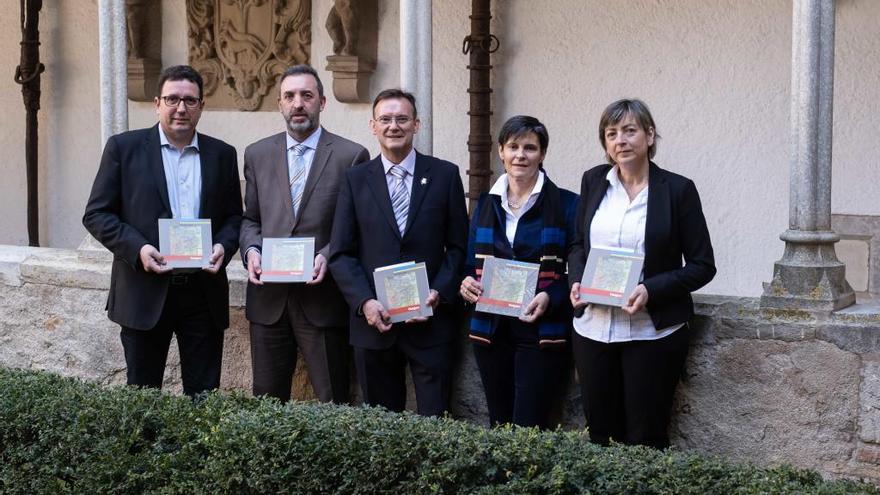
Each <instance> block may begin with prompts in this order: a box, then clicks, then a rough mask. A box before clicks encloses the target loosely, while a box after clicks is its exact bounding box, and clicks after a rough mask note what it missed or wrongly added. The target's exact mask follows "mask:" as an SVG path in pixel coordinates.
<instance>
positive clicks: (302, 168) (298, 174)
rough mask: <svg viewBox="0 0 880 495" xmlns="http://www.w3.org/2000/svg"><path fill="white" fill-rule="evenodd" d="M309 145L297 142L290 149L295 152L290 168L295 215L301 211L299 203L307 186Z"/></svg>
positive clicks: (291, 193)
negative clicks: (307, 151)
mask: <svg viewBox="0 0 880 495" xmlns="http://www.w3.org/2000/svg"><path fill="white" fill-rule="evenodd" d="M308 149H309V147H308V146H306V145H304V144H297V145H295V146H294V147H293V148H291V149H290V151H291V152H293V166H292V167H291V169H290V197H291V198H293V216H294V217H296V215H297V214H298V212H299V203H300V201H302V194H303V189H305V186H306V159H305V156H303V155H305V153H306V150H308Z"/></svg>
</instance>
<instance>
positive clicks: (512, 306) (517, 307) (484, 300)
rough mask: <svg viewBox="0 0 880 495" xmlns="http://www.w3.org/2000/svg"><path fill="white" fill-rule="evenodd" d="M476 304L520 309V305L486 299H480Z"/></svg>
mask: <svg viewBox="0 0 880 495" xmlns="http://www.w3.org/2000/svg"><path fill="white" fill-rule="evenodd" d="M477 303H478V304H479V303H483V304H491V305H492V306H502V307H505V308H513V309H520V308H522V303H518V302H512V301H502V300H500V299H489V298H488V297H481V298H479V299H477Z"/></svg>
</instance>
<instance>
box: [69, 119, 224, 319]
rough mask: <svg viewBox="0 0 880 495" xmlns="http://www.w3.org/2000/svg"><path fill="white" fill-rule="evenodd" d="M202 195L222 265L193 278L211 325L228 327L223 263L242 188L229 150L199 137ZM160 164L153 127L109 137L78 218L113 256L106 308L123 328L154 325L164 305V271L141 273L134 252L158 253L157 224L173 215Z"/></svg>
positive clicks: (156, 129)
mask: <svg viewBox="0 0 880 495" xmlns="http://www.w3.org/2000/svg"><path fill="white" fill-rule="evenodd" d="M199 161H200V162H201V170H202V191H201V200H200V201H201V202H200V204H199V217H201V218H210V219H211V231H212V244H218V243H219V244H222V245H223V250H224V252H225V257H224V260H223V267H222V268H221V269H220V271H219V272H217V274H216V275H211V274H210V273H207V272H203V271H200V272H198V273H196V274H195V276H196V277H198V278H199V279H200V281H201V285H202V286H203V288H204V291H205V295H206V299H207V303H208V306H209V309H210V312H211V316H212V319H213V321H214V325H215V326H216V327H218V328H227V327H228V326H229V284H228V282H227V279H226V265H227V264H228V263H229V260H230V259H231V258H232V256H233V255H234V254H235V252H236V250H237V249H238V229H239V226H240V225H241V183H240V182H239V176H238V158H237V155H236V153H235V148H233V147H232V146H230V145H228V144H226V143H224V142H223V141H220V140H218V139H214V138H212V137H210V136H206V135H204V134H199ZM171 217H172V213H171V205H170V203H169V201H168V186H167V183H166V181H165V169H164V167H163V166H162V150H161V144H160V142H159V127H158V124H156V125H154V126H153V127H151V128H148V129H138V130H134V131H128V132H123V133H121V134H117V135H115V136H112V137H110V139H108V140H107V144H106V146H105V147H104V154H103V156H102V157H101V165H100V167H99V168H98V173H97V175H96V176H95V182H94V184H93V185H92V192H91V195H90V196H89V201H88V203H87V204H86V210H85V214H84V215H83V225H84V226H85V228H86V230H88V231H89V233H90V234H92V236H94V238H95V239H97V240H98V242H100V243H101V244H103V245H104V247H106V248H107V249H109V250H110V252H112V253H113V267H112V271H111V274H110V293H109V295H108V298H107V311H108V316H109V317H110V319H111V320H112V321H114V322H116V323H118V324H120V325H122V326H124V327H129V328H134V329H138V330H148V329H150V328H153V327H154V326H156V323H157V322H158V321H159V317H160V316H161V314H162V308H163V307H164V306H165V297H166V295H167V293H168V284H169V281H170V279H171V276H170V274H164V275H157V274H155V273H147V272H146V271H144V268H143V266H142V265H141V262H140V250H141V248H142V247H143V246H144V245H145V244H151V245H153V246H155V247H156V249H158V248H159V225H158V219H160V218H171Z"/></svg>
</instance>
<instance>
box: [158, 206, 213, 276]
mask: <svg viewBox="0 0 880 495" xmlns="http://www.w3.org/2000/svg"><path fill="white" fill-rule="evenodd" d="M211 251H212V244H211V219H210V218H191V219H181V218H160V219H159V252H160V253H162V256H163V257H164V258H165V264H166V266H168V267H170V268H205V267H207V266H208V265H209V264H210V261H211Z"/></svg>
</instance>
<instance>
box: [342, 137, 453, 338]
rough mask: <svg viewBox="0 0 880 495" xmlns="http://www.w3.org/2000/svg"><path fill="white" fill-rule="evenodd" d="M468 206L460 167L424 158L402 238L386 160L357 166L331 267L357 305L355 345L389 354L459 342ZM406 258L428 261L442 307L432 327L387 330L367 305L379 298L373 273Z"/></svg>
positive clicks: (346, 185)
mask: <svg viewBox="0 0 880 495" xmlns="http://www.w3.org/2000/svg"><path fill="white" fill-rule="evenodd" d="M467 229H468V219H467V209H466V206H465V201H464V190H463V188H462V185H461V177H460V176H459V172H458V167H457V166H455V165H453V164H452V163H449V162H447V161H443V160H439V159H437V158H434V157H431V156H427V155H422V154H420V153H417V155H416V164H415V173H414V175H413V185H412V194H411V196H410V207H409V213H408V217H407V226H406V230H405V233H404V235H403V236H402V237H401V235H400V231H399V229H398V227H397V222H396V221H395V219H394V211H393V210H392V208H391V197H390V195H389V193H388V185H387V182H386V180H385V170H384V168H383V167H382V160H381V158H379V157H376V158H374V159H373V160H371V161H369V162H366V163H362V164H360V165H356V166H354V167H353V168H352V169H350V170H349V171H348V172H347V173H346V176H345V181H343V184H342V186H341V187H340V190H339V201H338V203H337V205H336V216H335V219H334V220H333V233H332V235H331V236H330V269H331V270H332V272H333V277H334V278H335V279H336V282H337V283H338V284H339V289H340V290H341V291H342V294H343V296H345V299H346V301H347V302H348V305H349V308H350V318H351V343H352V345H355V346H358V347H363V348H367V349H386V348H388V347H390V346H391V345H393V344H394V342H395V340H396V339H398V338H405V339H409V341H410V342H411V343H412V344H413V345H415V346H418V347H428V346H432V345H436V344H440V343H444V342H449V341H451V340H452V339H453V338H454V336H455V334H456V330H457V328H458V326H457V322H456V312H455V311H454V307H453V305H452V302H454V301H455V300H456V297H457V291H458V287H459V284H460V283H461V273H462V270H463V267H464V257H465V252H466V250H467ZM405 261H415V262H422V261H423V262H425V265H426V267H427V271H428V283H429V285H430V286H431V288H432V289H434V290H436V291H438V292H439V293H440V300H441V304H440V305H439V306H438V308H437V309H436V310H435V311H434V316H432V317H431V318H429V319H428V321H427V322H425V323H416V324H404V323H397V324H394V325H393V327H392V329H391V330H390V331H388V332H385V333H380V332H379V331H378V330H376V328H375V327H371V326H370V325H368V324H367V321H366V319H365V318H364V316H363V314H361V312H360V309H361V305H363V303H364V302H366V301H367V300H368V299H374V298H375V297H376V290H375V285H374V282H373V270H375V269H376V268H379V267H382V266H387V265H393V264H395V263H402V262H405Z"/></svg>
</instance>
